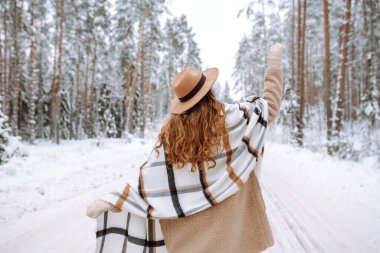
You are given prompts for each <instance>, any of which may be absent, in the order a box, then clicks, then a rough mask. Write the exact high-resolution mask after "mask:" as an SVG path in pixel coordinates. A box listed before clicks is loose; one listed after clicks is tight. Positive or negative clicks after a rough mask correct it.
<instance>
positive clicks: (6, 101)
mask: <svg viewBox="0 0 380 253" xmlns="http://www.w3.org/2000/svg"><path fill="white" fill-rule="evenodd" d="M7 16H8V15H7V5H6V2H4V17H3V23H4V54H3V58H4V64H3V69H4V71H3V76H2V77H3V89H2V95H3V111H4V114H5V115H7V116H9V97H8V95H9V91H8V89H9V86H8V62H7V57H8V52H7V49H8V48H7V47H8V45H7V41H8V33H7V26H8V24H7Z"/></svg>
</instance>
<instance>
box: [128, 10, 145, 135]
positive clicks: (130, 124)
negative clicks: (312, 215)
mask: <svg viewBox="0 0 380 253" xmlns="http://www.w3.org/2000/svg"><path fill="white" fill-rule="evenodd" d="M144 23H145V10H142V12H141V15H140V24H139V41H138V43H137V54H136V66H135V71H134V75H133V81H132V86H131V97H130V98H129V104H128V114H127V127H128V132H129V133H130V134H131V133H133V112H134V110H135V100H134V98H135V96H136V91H137V85H138V70H139V66H140V63H141V60H142V59H141V57H142V55H141V54H142V50H143V47H144Z"/></svg>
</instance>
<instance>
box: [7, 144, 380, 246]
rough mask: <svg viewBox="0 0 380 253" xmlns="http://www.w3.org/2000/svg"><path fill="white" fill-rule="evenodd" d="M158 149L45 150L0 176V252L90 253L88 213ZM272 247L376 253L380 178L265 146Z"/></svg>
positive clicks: (357, 167) (365, 168)
mask: <svg viewBox="0 0 380 253" xmlns="http://www.w3.org/2000/svg"><path fill="white" fill-rule="evenodd" d="M152 146H153V141H145V140H140V139H135V140H133V141H132V142H131V143H127V142H126V141H125V140H120V139H107V140H103V141H100V142H99V141H98V140H95V139H94V140H84V141H64V142H62V144H61V145H60V146H56V145H55V144H51V143H50V142H40V143H38V144H37V145H35V146H27V149H28V154H29V156H28V157H25V158H17V157H16V158H12V159H11V161H10V162H9V163H8V164H5V165H3V166H1V167H0V196H1V199H0V206H1V209H0V233H1V235H2V237H1V239H0V252H2V253H8V252H12V253H17V252H25V251H27V252H30V253H33V252H55V253H60V252H94V250H95V220H93V219H90V218H88V217H87V216H86V214H85V213H86V207H87V205H88V204H89V203H91V202H92V201H93V200H95V199H96V198H97V196H99V195H102V194H105V193H107V192H109V191H111V190H113V189H114V188H115V187H117V186H119V185H121V184H123V182H124V179H123V177H126V176H128V175H130V174H131V173H132V172H133V170H135V169H137V168H138V167H139V165H140V164H141V163H142V162H143V161H144V160H145V159H146V158H147V156H148V155H149V152H150V150H151V148H152ZM261 182H262V189H263V195H264V199H265V203H266V207H267V212H268V216H269V220H270V223H271V226H272V229H273V232H274V237H275V246H273V247H272V248H270V249H268V250H267V251H266V252H292V253H297V252H308V253H309V252H318V253H319V252H365V253H372V252H373V253H375V252H379V251H380V237H379V236H378V235H379V234H380V191H379V186H380V170H379V169H375V168H374V167H371V166H369V165H368V164H359V163H354V162H345V161H339V160H337V159H335V158H331V157H326V156H324V155H321V154H315V153H312V152H310V151H308V150H304V149H297V148H294V147H292V146H290V145H282V144H275V143H272V142H267V144H266V154H265V158H264V162H263V170H262V173H261Z"/></svg>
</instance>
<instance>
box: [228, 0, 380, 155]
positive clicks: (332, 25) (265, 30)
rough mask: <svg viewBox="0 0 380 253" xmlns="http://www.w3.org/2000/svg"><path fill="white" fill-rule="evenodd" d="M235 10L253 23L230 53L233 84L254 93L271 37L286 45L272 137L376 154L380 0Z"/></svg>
mask: <svg viewBox="0 0 380 253" xmlns="http://www.w3.org/2000/svg"><path fill="white" fill-rule="evenodd" d="M239 15H246V16H247V17H248V18H249V19H250V21H251V22H252V31H251V33H250V34H249V35H247V36H244V37H243V38H242V39H241V41H240V45H239V50H238V52H237V54H236V61H235V71H234V76H235V78H236V84H235V86H234V89H235V91H236V90H243V92H244V94H249V93H252V92H253V93H259V92H260V91H261V90H262V87H263V75H262V73H263V71H264V66H265V60H266V59H265V56H266V51H267V49H268V47H269V46H270V43H271V42H272V41H281V42H282V43H284V44H285V45H286V56H285V57H284V58H283V72H284V83H285V89H284V96H283V105H282V109H281V117H280V120H279V124H280V125H281V126H282V128H280V131H278V134H277V135H276V137H278V138H277V139H281V140H282V141H283V142H286V143H289V142H291V143H294V144H296V145H299V146H304V147H307V148H310V149H312V150H314V151H319V152H327V153H328V154H331V155H336V156H339V157H341V158H345V159H349V160H355V161H359V160H361V159H363V158H365V157H369V156H374V157H377V159H378V161H380V151H379V150H380V135H379V132H380V131H379V126H380V123H379V119H380V110H379V106H380V95H379V90H380V89H379V83H380V2H379V1H377V0H361V1H359V0H344V1H343V0H340V1H339V0H334V1H331V0H330V1H329V0H323V1H307V0H297V1H295V0H292V1H271V0H267V1H265V0H256V1H251V3H250V4H249V5H248V6H247V7H246V8H244V9H242V10H241V11H240V13H239ZM252 59H255V60H254V61H252Z"/></svg>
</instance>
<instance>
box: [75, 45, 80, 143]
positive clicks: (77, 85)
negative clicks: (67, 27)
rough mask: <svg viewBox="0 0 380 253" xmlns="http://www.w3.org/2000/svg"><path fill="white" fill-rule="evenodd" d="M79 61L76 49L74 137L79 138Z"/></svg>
mask: <svg viewBox="0 0 380 253" xmlns="http://www.w3.org/2000/svg"><path fill="white" fill-rule="evenodd" d="M80 63H81V57H80V52H79V50H78V58H77V66H76V79H75V80H76V92H75V117H74V118H75V139H78V138H79V126H80V124H79V123H80V118H79V117H80V115H81V113H80V111H81V104H80V101H81V99H80V97H81V91H80Z"/></svg>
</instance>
